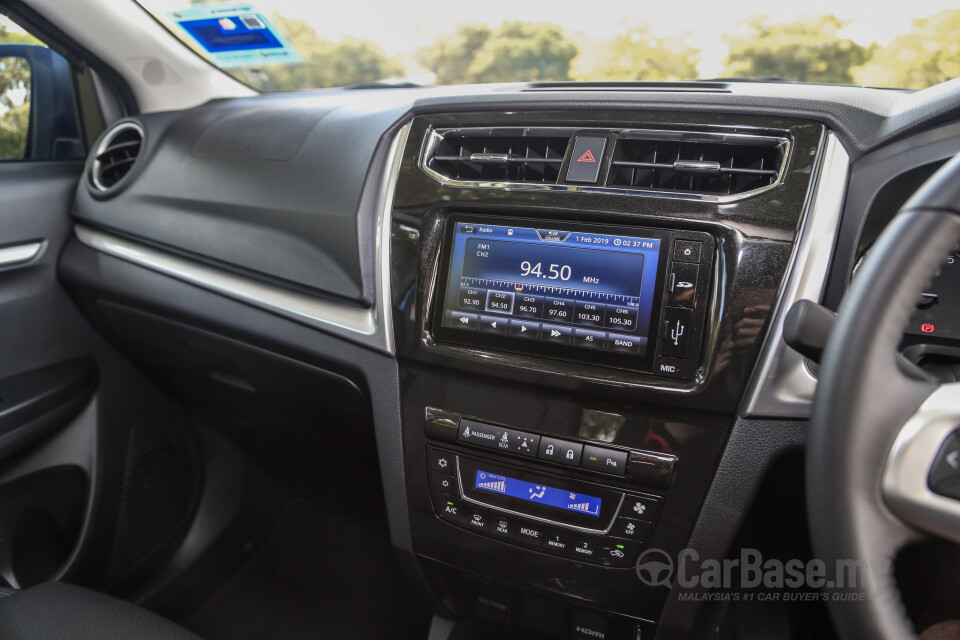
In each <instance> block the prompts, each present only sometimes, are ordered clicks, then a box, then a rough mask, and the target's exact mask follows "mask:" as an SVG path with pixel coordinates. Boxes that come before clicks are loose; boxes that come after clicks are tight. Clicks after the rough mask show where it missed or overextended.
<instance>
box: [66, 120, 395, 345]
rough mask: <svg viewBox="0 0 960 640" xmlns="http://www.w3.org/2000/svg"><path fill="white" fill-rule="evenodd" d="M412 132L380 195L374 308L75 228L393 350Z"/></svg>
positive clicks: (161, 268) (118, 251)
mask: <svg viewBox="0 0 960 640" xmlns="http://www.w3.org/2000/svg"><path fill="white" fill-rule="evenodd" d="M408 131H409V125H407V126H404V127H403V128H402V129H401V130H400V131H399V132H398V134H397V135H396V137H395V138H394V139H393V142H392V143H391V146H390V151H389V155H388V160H387V163H386V167H385V171H384V174H383V177H382V179H381V180H382V184H381V186H380V193H379V196H378V199H377V224H376V234H377V241H376V261H377V262H376V264H377V266H376V271H375V273H374V287H375V298H374V306H373V308H371V309H361V308H358V307H353V306H350V305H348V304H344V303H341V302H333V301H329V300H324V299H321V298H316V297H312V296H308V295H306V294H303V293H299V292H296V291H291V290H288V289H284V288H281V287H277V286H275V285H271V284H267V283H264V282H260V281H258V280H255V279H252V278H248V277H246V276H240V275H236V274H233V273H230V272H228V271H224V270H222V269H217V268H215V267H211V266H208V265H205V264H202V263H199V262H196V261H193V260H190V259H187V258H182V257H180V256H176V255H173V254H171V253H168V252H165V251H161V250H158V249H154V248H152V247H148V246H145V245H142V244H140V243H137V242H131V241H129V240H126V239H124V238H119V237H117V236H114V235H111V234H108V233H103V232H102V231H97V230H95V229H92V228H90V227H86V226H83V225H77V226H76V227H75V229H74V232H75V233H76V236H77V238H78V239H79V240H80V242H82V243H83V244H84V245H86V246H88V247H90V248H92V249H95V250H97V251H100V252H101V253H105V254H107V255H110V256H113V257H115V258H119V259H121V260H126V261H127V262H130V263H133V264H136V265H139V266H141V267H145V268H147V269H151V270H153V271H156V272H158V273H162V274H164V275H167V276H170V277H172V278H177V279H178V280H183V281H184V282H189V283H190V284H193V285H196V286H198V287H201V288H203V289H207V290H209V291H214V292H216V293H219V294H221V295H223V296H226V297H228V298H233V299H234V300H239V301H241V302H244V303H246V304H249V305H251V306H254V307H258V308H261V309H265V310H267V311H270V312H273V313H276V314H277V315H280V316H284V317H286V318H290V319H292V320H296V321H297V322H301V323H303V324H306V325H308V326H311V327H316V328H318V329H321V330H323V331H326V332H328V333H331V334H333V335H336V336H340V337H343V338H346V339H348V340H351V341H353V342H356V343H359V344H362V345H364V346H367V347H371V348H373V349H377V350H379V351H384V352H386V353H389V354H393V353H394V339H393V322H392V316H391V314H392V308H391V300H390V224H391V211H392V208H393V195H394V184H395V183H396V179H397V174H398V172H399V170H400V158H401V154H402V151H403V145H404V143H405V142H406V138H407V132H408Z"/></svg>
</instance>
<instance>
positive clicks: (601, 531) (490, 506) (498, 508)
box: [457, 455, 627, 536]
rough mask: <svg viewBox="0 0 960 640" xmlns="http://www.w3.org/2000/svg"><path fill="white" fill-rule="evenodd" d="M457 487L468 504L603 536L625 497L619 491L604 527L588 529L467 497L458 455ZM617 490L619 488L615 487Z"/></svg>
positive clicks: (609, 527) (614, 519)
mask: <svg viewBox="0 0 960 640" xmlns="http://www.w3.org/2000/svg"><path fill="white" fill-rule="evenodd" d="M457 489H459V490H460V497H461V498H462V499H463V500H465V501H467V502H469V503H470V504H476V505H480V506H481V507H486V508H488V509H493V510H495V511H499V512H500V513H507V514H509V515H511V516H517V517H519V518H526V519H527V520H536V521H537V522H542V523H544V524H549V525H552V526H555V527H563V528H564V529H571V530H573V531H579V532H580V533H589V534H591V535H601V536H605V535H607V534H608V533H610V531H611V530H612V529H613V525H614V524H615V523H616V521H617V517H619V516H620V509H621V508H622V507H623V500H624V498H625V497H626V495H627V494H626V493H623V492H621V493H620V502H619V503H617V510H616V511H615V512H614V513H613V517H612V518H611V519H610V524H609V525H607V528H606V529H590V528H588V527H578V526H576V525H573V524H567V523H565V522H557V521H556V520H550V519H549V518H541V517H539V516H532V515H530V514H529V513H521V512H519V511H513V510H512V509H505V508H503V507H501V506H498V505H495V504H489V503H487V502H483V501H481V500H477V499H475V498H471V497H469V496H468V495H467V494H466V493H465V492H464V491H463V474H462V473H460V456H459V455H458V456H457ZM616 490H617V491H619V489H616Z"/></svg>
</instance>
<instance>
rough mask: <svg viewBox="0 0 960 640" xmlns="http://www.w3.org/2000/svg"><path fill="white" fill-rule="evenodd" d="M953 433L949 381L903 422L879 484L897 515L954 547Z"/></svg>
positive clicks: (954, 399) (957, 425)
mask: <svg viewBox="0 0 960 640" xmlns="http://www.w3.org/2000/svg"><path fill="white" fill-rule="evenodd" d="M958 429H960V382H954V383H950V384H944V385H941V386H940V387H938V388H937V389H936V390H935V391H934V392H933V393H932V394H931V395H930V396H929V397H928V398H927V399H926V400H925V401H924V403H923V404H922V405H921V406H920V408H919V409H917V411H916V412H915V413H914V414H913V415H912V416H910V418H909V419H908V420H907V421H906V423H905V424H904V426H903V428H902V429H901V430H900V433H899V434H898V435H897V437H896V440H894V443H893V447H892V448H891V450H890V455H889V456H888V458H887V462H886V465H885V467H884V472H883V480H882V482H883V485H882V486H883V498H884V501H885V502H886V504H887V506H888V507H889V509H890V511H891V512H893V513H894V514H895V515H896V516H897V517H899V518H901V519H902V520H903V521H904V522H906V523H907V524H909V525H910V526H912V527H915V528H917V529H919V530H921V531H926V532H927V533H931V534H933V535H936V536H939V537H941V538H945V539H947V540H951V541H953V542H957V543H960V438H957V436H956V433H957V431H958ZM950 494H953V495H956V496H957V497H956V498H955V497H951V495H950Z"/></svg>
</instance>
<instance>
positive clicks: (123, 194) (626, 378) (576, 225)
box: [61, 83, 960, 639]
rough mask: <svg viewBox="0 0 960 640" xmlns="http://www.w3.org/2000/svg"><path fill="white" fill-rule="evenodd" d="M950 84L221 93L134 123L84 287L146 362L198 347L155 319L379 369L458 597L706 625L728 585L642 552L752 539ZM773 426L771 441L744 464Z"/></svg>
mask: <svg viewBox="0 0 960 640" xmlns="http://www.w3.org/2000/svg"><path fill="white" fill-rule="evenodd" d="M949 91H952V92H954V93H956V94H957V95H960V89H957V88H950V89H949ZM949 104H956V101H953V102H952V103H951V102H950V101H945V100H942V99H939V98H938V99H932V98H931V99H929V100H928V99H926V98H925V97H924V96H921V95H919V94H916V95H914V94H908V93H899V92H884V91H875V90H869V89H853V88H844V87H814V86H796V85H780V84H764V83H757V84H750V83H743V84H741V83H692V84H685V85H664V86H660V87H658V88H656V90H654V89H653V88H651V87H646V86H645V85H642V84H639V85H636V86H627V87H611V88H609V89H602V88H601V89H596V90H591V91H586V90H578V89H576V88H569V87H550V86H540V85H518V86H514V87H509V88H503V87H500V88H478V87H471V88H451V87H444V88H436V89H430V88H424V89H378V90H343V91H339V90H338V91H329V92H318V93H304V94H296V95H291V96H262V97H256V98H243V99H236V100H223V101H214V102H211V103H208V104H206V105H202V106H200V107H197V108H196V109H193V110H190V111H187V112H182V113H157V114H149V115H143V116H138V117H136V118H133V119H131V120H130V121H131V122H135V123H136V125H137V127H138V128H139V129H140V131H141V134H142V147H141V151H140V156H139V158H138V159H137V161H136V162H135V163H134V164H133V166H132V169H131V170H130V172H129V173H128V174H127V176H126V177H125V178H124V179H122V180H121V181H120V182H119V183H118V184H117V185H115V186H114V187H112V188H110V189H107V190H104V189H98V188H97V187H96V186H95V185H94V184H93V183H92V182H90V181H84V183H83V184H81V185H80V188H79V189H78V192H77V199H76V202H75V205H74V211H73V215H74V217H75V220H76V224H77V228H76V238H75V239H74V240H73V241H72V242H71V243H70V245H69V246H68V248H67V250H66V251H65V253H64V256H63V258H62V262H61V277H62V278H63V280H64V281H65V283H66V284H67V286H68V288H69V289H70V291H71V294H72V295H74V296H75V298H76V299H77V300H78V302H79V304H80V306H81V308H82V309H83V310H84V312H85V313H86V314H87V315H88V316H89V317H90V318H91V319H93V321H94V322H95V323H96V324H97V326H98V327H101V328H102V329H103V330H104V331H105V332H107V333H108V335H111V336H112V337H113V338H114V339H116V340H118V341H119V342H121V343H123V344H124V345H125V348H126V349H128V350H129V351H131V352H134V353H147V354H150V357H151V358H154V359H157V360H162V359H163V358H164V357H167V355H166V354H162V355H161V354H157V353H156V350H155V349H153V347H152V345H150V344H148V341H147V340H146V339H145V338H144V337H143V336H138V335H136V332H131V331H123V330H122V328H123V327H124V326H125V325H124V324H123V323H124V320H123V318H124V317H125V316H124V314H127V313H129V311H130V310H131V309H134V310H137V311H138V312H142V313H147V314H153V315H158V316H162V317H165V318H168V319H172V320H175V321H176V322H178V323H181V324H183V325H185V326H190V327H194V328H196V329H197V330H198V331H207V332H215V333H217V334H219V335H223V336H226V337H228V338H229V339H231V340H234V341H236V342H237V343H243V344H248V345H252V346H253V347H255V348H257V349H264V350H269V351H271V352H274V353H277V354H280V355H281V356H283V357H284V358H289V359H291V360H294V361H297V362H303V363H307V364H309V365H311V366H313V367H317V368H320V369H322V370H324V371H326V372H327V373H328V375H329V376H331V379H334V378H335V379H337V380H348V381H350V383H351V384H355V386H356V387H357V388H359V389H362V390H363V393H364V394H366V395H367V396H369V398H370V402H371V407H372V413H373V416H374V422H375V425H376V437H377V448H378V451H379V455H380V465H381V473H382V476H383V486H384V492H385V495H386V498H387V500H386V502H387V505H388V509H389V513H388V515H389V518H390V528H391V535H392V538H393V542H394V545H395V546H396V547H397V549H398V550H399V552H400V553H401V555H402V556H403V557H404V558H405V560H406V562H407V566H408V568H409V571H410V574H411V576H412V578H411V579H413V580H415V581H417V582H418V583H421V584H422V585H423V586H424V587H425V588H426V589H427V590H428V591H429V592H430V593H431V594H433V596H434V597H435V598H436V600H437V601H438V603H440V605H439V606H440V607H442V608H443V610H444V611H445V613H446V614H447V615H449V616H450V617H456V618H464V619H474V620H487V621H493V622H498V623H509V624H514V625H520V626H523V625H526V626H528V627H529V628H532V629H534V630H535V631H537V632H540V633H543V634H545V635H546V636H548V637H556V636H562V635H566V634H567V633H568V631H569V629H570V627H571V625H574V627H576V628H583V629H586V630H587V631H589V632H590V633H587V635H585V636H578V637H603V638H623V639H626V638H631V639H633V638H640V637H642V638H649V637H653V634H654V633H657V634H658V636H657V637H671V635H670V634H675V637H682V636H683V634H685V633H689V632H690V630H691V628H692V626H693V625H694V624H695V623H696V620H697V615H696V613H697V612H698V611H699V610H700V606H701V605H696V604H693V605H691V604H689V603H688V604H687V605H682V604H678V602H679V601H678V599H677V592H676V590H671V589H670V588H669V587H668V586H665V585H648V584H645V583H643V582H642V581H641V580H640V577H639V575H638V570H637V565H636V563H637V561H638V560H639V559H642V558H643V557H644V556H643V554H644V553H645V552H647V551H648V550H657V551H660V552H662V553H665V554H667V555H668V556H675V555H676V554H677V553H678V552H679V551H680V550H681V549H683V548H684V547H686V546H688V545H699V548H701V549H702V550H704V551H705V552H706V551H709V550H713V551H715V552H718V553H721V554H722V553H724V552H725V546H724V545H728V544H729V543H730V541H731V540H732V538H733V536H734V535H735V533H736V531H737V529H738V527H739V526H740V524H741V521H740V520H741V518H742V517H743V513H742V508H741V507H742V506H743V504H744V501H746V500H748V499H749V498H750V493H751V492H752V491H755V490H756V488H757V485H758V483H759V482H760V476H761V475H762V474H763V469H764V466H763V465H765V464H768V463H769V462H770V460H772V459H773V458H775V457H777V456H778V455H780V454H782V453H783V451H784V450H785V448H786V447H788V446H789V445H790V444H791V443H790V442H788V441H787V439H786V438H784V437H783V436H782V435H778V433H780V434H782V433H785V432H787V431H790V430H791V429H792V428H794V427H793V426H792V425H795V424H796V423H797V422H798V421H799V420H802V419H803V418H805V417H806V415H807V412H808V411H809V403H810V399H811V398H812V393H813V389H814V388H815V384H816V378H815V373H814V372H813V371H812V370H811V367H810V366H809V364H808V363H806V362H805V361H804V359H803V358H802V357H801V356H799V354H796V353H794V352H791V351H790V350H789V349H788V348H787V347H786V345H785V344H784V343H783V340H782V337H781V335H780V331H781V330H782V324H783V318H784V315H785V314H786V311H787V310H788V309H789V307H790V305H791V304H792V303H793V302H795V301H797V300H800V299H810V300H814V301H817V302H822V303H823V304H825V305H826V306H828V307H831V308H834V309H835V308H837V306H838V305H839V303H840V300H841V299H842V295H843V291H844V290H845V288H846V286H847V284H848V283H849V281H850V278H851V277H852V276H853V274H854V267H855V264H856V262H857V260H859V259H861V258H862V256H863V255H864V254H865V252H866V251H868V249H869V245H870V243H871V242H872V240H873V239H874V238H876V236H877V235H878V234H879V231H880V230H881V229H882V228H883V227H884V226H885V224H886V223H887V222H889V220H890V218H892V216H893V214H894V213H895V212H896V210H897V209H898V208H899V205H900V204H902V202H903V201H904V200H905V199H906V197H908V196H909V194H910V193H912V189H911V188H910V185H912V184H914V183H918V181H920V182H922V179H923V176H924V175H929V173H930V172H931V171H932V168H933V167H935V166H936V165H937V163H940V162H942V161H943V160H944V159H945V158H947V157H949V156H950V155H952V154H954V153H956V152H957V151H960V129H958V126H957V125H955V124H950V122H951V121H953V120H955V119H956V116H957V114H956V113H954V111H955V108H954V107H952V106H945V105H949ZM236 131H242V132H244V135H243V136H242V137H241V138H242V139H238V138H237V137H235V136H233V135H232V133H234V132H236ZM105 135H106V136H107V137H109V136H110V131H109V130H108V132H107V133H106V134H105ZM105 139H107V138H105ZM170 185H177V189H175V190H171V189H170ZM892 194H893V195H895V194H899V195H901V196H902V198H901V199H900V200H899V202H898V201H897V199H896V197H892ZM958 277H960V256H958V255H954V256H952V257H950V258H948V259H947V260H946V262H945V264H944V267H943V270H942V272H941V275H940V276H939V278H938V280H937V281H936V282H934V283H933V284H932V285H931V288H930V290H929V291H928V292H927V295H926V296H925V297H924V298H923V299H922V300H920V301H918V311H917V315H916V316H915V317H914V319H913V320H912V321H911V325H910V326H909V327H908V328H907V330H906V331H907V332H906V337H905V342H904V347H905V349H906V350H907V352H908V353H913V354H915V357H916V359H918V360H920V359H922V358H928V359H929V358H933V357H936V358H940V359H943V358H947V359H949V358H951V357H954V356H956V355H957V354H958V353H960V343H958V342H957V341H958V339H960V324H958V322H957V320H956V318H957V313H956V312H957V311H958V310H960V309H958V305H960V299H958V297H957V296H956V295H954V291H955V289H956V285H957V282H956V280H957V278H958ZM170 330H171V331H173V329H170ZM185 341H188V340H186V339H185ZM171 357H172V356H171ZM178 366H185V365H178ZM777 425H780V427H782V430H780V431H778V429H777V428H776V427H777ZM337 428H340V429H349V426H338V427H337ZM745 432H746V433H748V434H751V435H748V440H749V439H750V438H754V442H753V444H754V445H756V444H757V442H756V439H757V438H761V436H760V435H757V434H768V435H767V436H763V437H764V438H766V442H767V443H768V445H769V446H762V447H761V446H756V447H755V449H756V450H757V451H761V450H762V451H763V452H765V453H763V454H762V455H761V454H760V453H757V454H756V455H755V456H748V457H749V458H751V460H750V464H755V465H756V467H755V468H754V469H753V471H752V472H751V471H750V469H748V468H747V467H742V468H741V471H742V473H744V474H747V473H750V474H751V476H750V479H747V480H744V482H743V483H742V485H741V484H740V483H732V484H731V483H725V484H724V483H719V482H717V481H716V480H715V478H718V477H721V475H722V473H723V472H724V470H725V469H727V471H729V469H728V468H727V467H726V465H729V464H733V463H731V462H730V460H731V459H736V456H737V455H738V452H736V451H734V450H733V448H734V447H735V446H738V445H735V444H733V443H736V442H738V440H737V437H738V435H739V434H743V433H745ZM739 455H743V451H740V452H739Z"/></svg>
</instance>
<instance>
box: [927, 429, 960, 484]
mask: <svg viewBox="0 0 960 640" xmlns="http://www.w3.org/2000/svg"><path fill="white" fill-rule="evenodd" d="M927 484H928V485H929V486H930V489H931V490H932V491H933V492H934V493H939V494H940V495H942V496H946V497H948V498H954V499H956V500H960V437H958V435H957V432H954V433H951V434H950V436H949V437H947V439H946V440H945V441H944V443H943V444H942V445H940V451H938V452H937V457H936V458H935V459H934V462H933V467H932V468H931V469H930V474H929V475H928V476H927Z"/></svg>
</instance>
